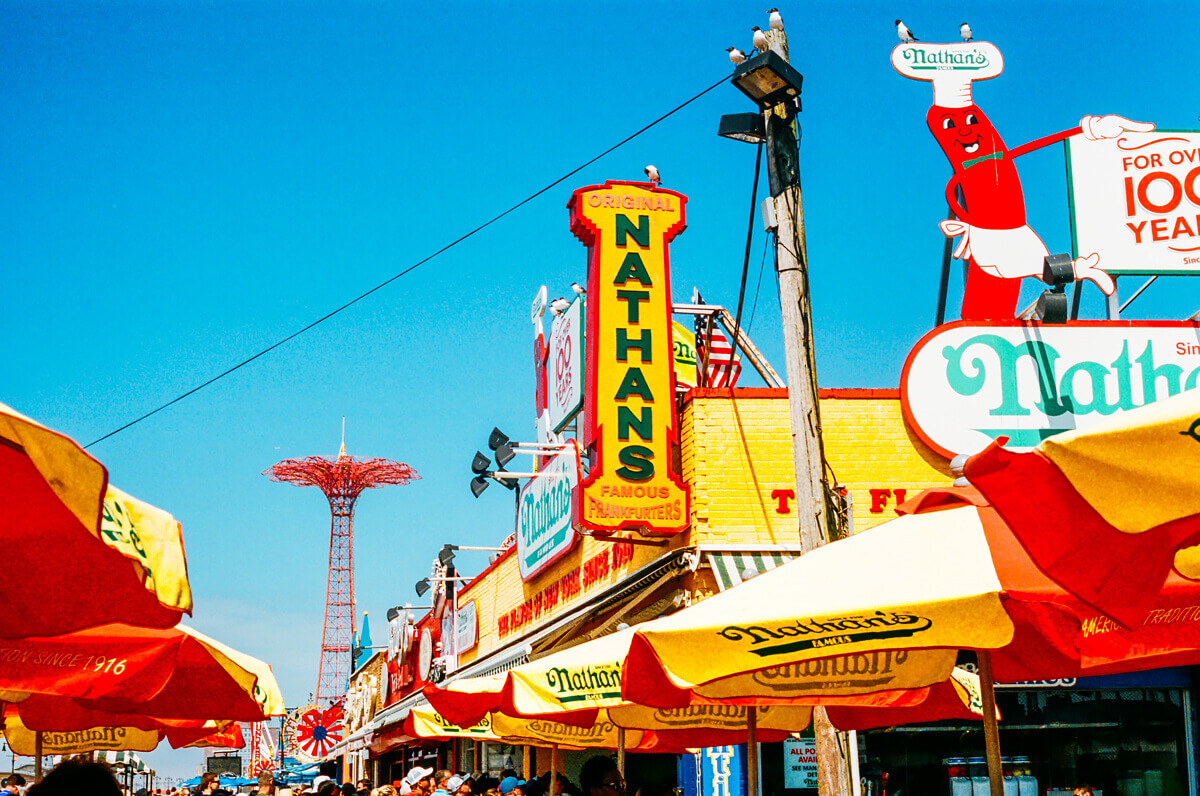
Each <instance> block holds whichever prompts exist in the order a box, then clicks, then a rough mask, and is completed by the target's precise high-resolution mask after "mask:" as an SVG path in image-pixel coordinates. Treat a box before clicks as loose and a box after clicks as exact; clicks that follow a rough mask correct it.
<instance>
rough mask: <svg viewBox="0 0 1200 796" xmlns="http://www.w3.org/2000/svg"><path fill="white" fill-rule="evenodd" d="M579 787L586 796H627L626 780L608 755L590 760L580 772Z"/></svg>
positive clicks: (615, 762) (597, 756)
mask: <svg viewBox="0 0 1200 796" xmlns="http://www.w3.org/2000/svg"><path fill="white" fill-rule="evenodd" d="M579 785H580V787H582V788H583V794H584V796H625V778H624V777H622V776H621V772H620V771H619V770H618V769H617V761H615V760H613V759H612V758H611V757H609V756H608V755H596V756H595V757H590V758H588V760H587V762H585V763H584V764H583V768H581V769H580V770H579Z"/></svg>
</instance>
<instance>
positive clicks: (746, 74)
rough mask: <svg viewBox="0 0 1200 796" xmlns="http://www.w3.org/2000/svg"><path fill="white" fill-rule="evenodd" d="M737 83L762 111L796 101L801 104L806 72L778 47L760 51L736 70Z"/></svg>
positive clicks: (734, 75)
mask: <svg viewBox="0 0 1200 796" xmlns="http://www.w3.org/2000/svg"><path fill="white" fill-rule="evenodd" d="M733 85H734V86H736V87H737V89H738V91H740V92H742V93H743V94H745V95H746V96H747V97H749V98H750V99H752V100H754V103H755V104H756V105H758V107H759V108H760V109H762V110H764V111H765V110H767V109H768V108H771V107H774V106H775V105H778V104H779V103H781V102H787V101H789V100H794V101H795V103H796V106H797V107H796V109H797V110H799V109H800V108H799V105H800V89H801V87H802V86H803V85H804V75H802V74H800V73H799V72H797V71H796V70H795V69H794V68H793V67H792V65H791V64H789V63H788V62H787V61H785V60H784V59H783V57H782V56H780V55H779V53H777V52H775V51H774V50H767V51H766V52H764V53H759V54H758V55H756V56H754V57H753V58H751V59H750V60H748V61H746V62H745V63H743V64H740V65H738V67H737V68H736V69H734V70H733Z"/></svg>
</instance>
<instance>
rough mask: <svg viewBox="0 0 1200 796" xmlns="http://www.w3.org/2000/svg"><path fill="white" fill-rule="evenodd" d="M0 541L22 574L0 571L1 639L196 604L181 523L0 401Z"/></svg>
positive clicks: (147, 620)
mask: <svg viewBox="0 0 1200 796" xmlns="http://www.w3.org/2000/svg"><path fill="white" fill-rule="evenodd" d="M0 549H3V550H4V555H5V560H6V561H10V562H19V568H18V572H19V577H5V578H2V579H0V605H3V606H4V610H3V611H0V639H13V638H20V637H23V636H31V635H49V636H53V635H59V634H62V633H68V632H71V631H74V630H79V629H81V628H85V627H91V626H95V625H101V624H106V623H110V622H126V623H130V624H135V625H141V626H145V627H160V628H168V627H172V626H174V625H175V624H177V623H178V622H179V619H180V617H181V616H182V615H183V614H186V613H190V612H191V609H192V596H191V590H190V587H189V584H188V577H187V564H186V559H185V556H184V551H183V538H182V535H181V533H180V530H179V523H177V522H176V521H175V519H174V518H173V517H172V516H171V515H170V514H167V513H166V512H165V511H162V510H161V509H157V508H155V507H153V506H151V505H149V504H147V503H143V502H142V501H140V500H137V499H136V498H134V497H131V496H130V495H127V494H125V493H124V492H122V491H121V490H119V489H117V488H115V487H113V486H111V485H109V483H108V473H107V471H106V470H105V469H104V466H103V465H101V464H100V463H99V462H98V461H96V460H95V459H93V458H92V457H91V456H90V455H89V454H88V453H87V452H86V451H84V450H83V449H82V448H81V447H79V446H78V445H77V444H75V442H73V441H72V440H71V439H69V438H68V437H66V436H63V435H62V434H59V433H57V432H54V431H51V430H50V429H48V428H45V427H44V426H41V425H38V424H37V423H35V422H34V421H32V420H30V419H29V418H26V417H24V416H22V415H20V414H18V413H17V412H15V411H13V410H12V409H10V408H8V407H7V406H4V405H3V404H0ZM65 562H69V565H65ZM101 586H102V588H100V587H101Z"/></svg>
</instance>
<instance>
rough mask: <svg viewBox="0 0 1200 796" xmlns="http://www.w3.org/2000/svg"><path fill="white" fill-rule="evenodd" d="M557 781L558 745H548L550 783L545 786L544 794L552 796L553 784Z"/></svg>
mask: <svg viewBox="0 0 1200 796" xmlns="http://www.w3.org/2000/svg"><path fill="white" fill-rule="evenodd" d="M557 781H558V744H556V743H552V744H550V782H549V784H547V785H546V793H547V794H549V796H554V783H556V782H557Z"/></svg>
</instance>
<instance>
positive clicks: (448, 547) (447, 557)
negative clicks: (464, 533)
mask: <svg viewBox="0 0 1200 796" xmlns="http://www.w3.org/2000/svg"><path fill="white" fill-rule="evenodd" d="M505 549H506V548H503V547H475V546H474V545H463V544H444V545H442V549H441V550H440V551H439V552H438V561H440V562H441V564H442V566H443V567H447V566H450V562H451V561H453V560H454V551H455V550H483V551H486V552H489V553H503V552H504V551H505Z"/></svg>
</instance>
